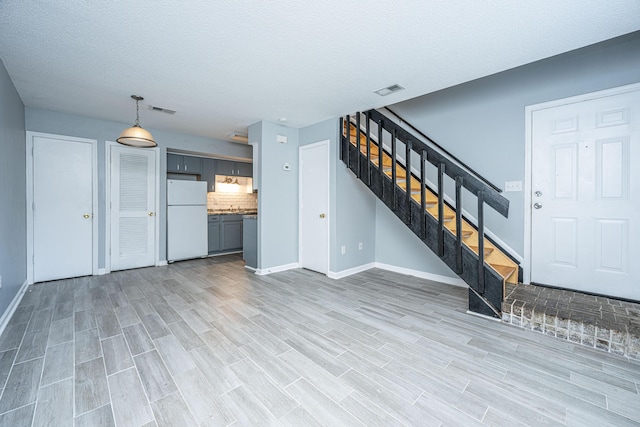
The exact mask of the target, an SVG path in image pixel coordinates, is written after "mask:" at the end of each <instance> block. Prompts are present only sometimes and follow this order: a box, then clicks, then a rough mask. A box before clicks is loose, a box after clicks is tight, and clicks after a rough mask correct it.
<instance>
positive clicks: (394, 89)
mask: <svg viewBox="0 0 640 427" xmlns="http://www.w3.org/2000/svg"><path fill="white" fill-rule="evenodd" d="M402 89H404V87H402V86H400V85H399V84H395V85H391V86H387V87H383V88H382V89H378V90H376V91H375V93H377V94H378V95H380V96H387V95H389V94H390V93H393V92H397V91H399V90H402Z"/></svg>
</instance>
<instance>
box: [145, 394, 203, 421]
mask: <svg viewBox="0 0 640 427" xmlns="http://www.w3.org/2000/svg"><path fill="white" fill-rule="evenodd" d="M151 409H153V413H154V414H155V419H156V422H157V423H158V427H174V426H194V425H196V420H195V419H194V418H193V415H191V411H190V410H189V408H188V407H187V404H186V403H185V402H184V399H182V396H180V393H178V392H175V393H172V394H169V395H167V396H165V397H162V398H160V399H158V400H156V401H155V402H151Z"/></svg>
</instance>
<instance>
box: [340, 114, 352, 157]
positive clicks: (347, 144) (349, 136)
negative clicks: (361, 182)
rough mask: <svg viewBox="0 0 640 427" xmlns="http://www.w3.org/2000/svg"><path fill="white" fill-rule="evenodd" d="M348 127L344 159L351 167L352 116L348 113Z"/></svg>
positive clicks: (343, 151) (343, 152)
mask: <svg viewBox="0 0 640 427" xmlns="http://www.w3.org/2000/svg"><path fill="white" fill-rule="evenodd" d="M345 120H346V122H347V123H346V127H347V143H346V144H344V145H343V146H342V161H344V162H345V163H346V165H347V168H348V167H349V145H350V144H351V116H350V115H349V114H347V118H346V119H345Z"/></svg>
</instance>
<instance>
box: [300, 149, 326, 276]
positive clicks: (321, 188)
mask: <svg viewBox="0 0 640 427" xmlns="http://www.w3.org/2000/svg"><path fill="white" fill-rule="evenodd" d="M299 155H300V266H301V267H302V268H307V269H309V270H313V271H317V272H318V273H323V274H327V271H328V269H329V217H328V214H329V145H328V142H326V141H324V142H320V143H315V144H311V145H306V146H302V147H300V154H299Z"/></svg>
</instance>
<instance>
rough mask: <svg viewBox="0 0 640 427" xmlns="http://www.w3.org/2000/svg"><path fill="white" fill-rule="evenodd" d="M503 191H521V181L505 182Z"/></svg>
mask: <svg viewBox="0 0 640 427" xmlns="http://www.w3.org/2000/svg"><path fill="white" fill-rule="evenodd" d="M504 191H522V181H506V182H505V183H504Z"/></svg>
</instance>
